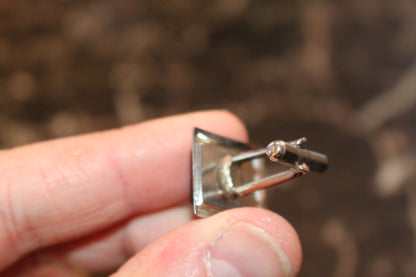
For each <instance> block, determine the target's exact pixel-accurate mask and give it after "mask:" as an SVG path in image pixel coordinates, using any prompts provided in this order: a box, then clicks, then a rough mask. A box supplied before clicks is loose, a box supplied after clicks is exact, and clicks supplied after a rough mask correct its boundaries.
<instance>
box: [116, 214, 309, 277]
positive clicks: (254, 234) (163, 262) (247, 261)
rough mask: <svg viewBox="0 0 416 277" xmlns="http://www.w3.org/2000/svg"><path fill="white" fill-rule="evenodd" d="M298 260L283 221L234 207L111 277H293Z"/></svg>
mask: <svg viewBox="0 0 416 277" xmlns="http://www.w3.org/2000/svg"><path fill="white" fill-rule="evenodd" d="M301 260H302V253H301V247H300V242H299V239H298V236H297V234H296V232H295V231H294V229H293V228H292V227H291V225H290V224H289V223H288V222H287V221H286V220H284V219H283V218H282V217H280V216H278V215H276V214H275V213H272V212H270V211H267V210H263V209H257V208H239V209H232V210H228V211H225V212H222V213H219V214H217V215H214V216H212V217H209V218H206V219H203V220H197V221H193V222H191V223H188V224H186V225H184V226H182V227H181V228H179V229H177V230H175V231H173V232H171V233H169V234H167V235H165V236H163V237H162V238H160V239H159V240H157V241H155V242H154V243H152V244H150V245H149V246H148V247H147V248H145V249H144V250H143V251H141V252H140V253H139V254H137V255H136V256H134V257H133V258H131V259H130V260H129V261H128V262H127V263H126V264H125V265H124V266H123V267H122V268H121V269H120V270H119V271H118V272H117V273H115V274H114V275H113V277H126V276H144V277H145V276H214V277H223V276H224V277H225V276H227V277H234V276H244V277H251V276H262V277H267V276H270V277H272V276H273V277H278V276H295V275H296V274H297V273H298V271H299V269H300V265H301Z"/></svg>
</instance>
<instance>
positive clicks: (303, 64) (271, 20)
mask: <svg viewBox="0 0 416 277" xmlns="http://www.w3.org/2000/svg"><path fill="white" fill-rule="evenodd" d="M415 57H416V2H415V1H412V0H390V1H388V0H361V1H356V0H340V1H318V0H309V1H308V0H304V1H288V0H285V1H265V0H263V1H250V0H218V1H189V0H182V1H179V0H170V1H132V0H127V1H117V0H108V1H105V0H102V1H69V0H68V1H63V0H62V1H51V0H48V1H47V0H43V1H29V0H25V1H0V127H1V128H0V147H1V148H8V147H13V146H17V145H21V144H25V143H29V142H33V141H39V140H44V139H50V138H56V137H63V136H68V135H74V134H79V133H85V132H90V131H96V130H103V129H107V128H113V127H117V126H121V125H125V124H131V123H136V122H140V121H143V120H146V119H150V118H155V117H159V116H165V115H171V114H176V113H182V112H187V111H193V110H199V109H210V108H226V109H229V110H231V111H233V112H234V113H236V114H237V115H238V116H240V117H241V118H242V120H243V121H244V122H245V123H246V125H247V127H248V129H249V131H250V134H251V139H252V141H254V142H257V143H258V144H265V143H267V142H269V141H270V140H273V139H275V138H281V139H294V138H297V137H300V136H306V137H308V138H309V139H310V146H311V148H313V149H315V150H317V151H320V152H323V153H326V154H328V155H329V157H330V170H329V171H328V172H327V173H325V174H324V175H308V176H306V177H303V178H301V179H299V180H296V181H295V182H293V183H291V184H285V185H282V186H281V187H279V188H276V189H275V190H273V192H274V195H273V199H274V203H275V207H274V208H275V210H276V211H278V212H279V213H280V214H282V215H283V216H285V217H286V218H288V220H289V221H290V222H291V223H292V224H293V225H294V226H295V228H296V229H297V230H298V231H299V235H300V237H301V240H302V243H303V247H304V264H303V269H302V272H301V274H300V276H336V277H341V276H345V277H347V276H416V258H415V255H416V242H415V234H416V187H415V179H416V174H415V172H416V148H415V145H414V141H415V137H416V128H415V126H416V125H415V123H416V112H415V107H416V63H415Z"/></svg>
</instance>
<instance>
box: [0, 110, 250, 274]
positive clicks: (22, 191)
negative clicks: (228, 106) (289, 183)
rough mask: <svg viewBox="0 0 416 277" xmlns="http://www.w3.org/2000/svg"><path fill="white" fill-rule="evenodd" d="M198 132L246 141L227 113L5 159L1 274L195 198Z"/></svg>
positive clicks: (8, 154)
mask: <svg viewBox="0 0 416 277" xmlns="http://www.w3.org/2000/svg"><path fill="white" fill-rule="evenodd" d="M195 126H198V127H201V128H205V129H207V130H210V131H213V132H216V133H219V134H222V135H225V136H229V137H231V138H234V139H237V140H246V139H247V133H246V130H245V128H244V126H243V125H242V124H241V122H240V121H239V120H238V119H237V118H236V117H235V116H233V115H231V114H230V113H228V112H223V111H212V112H199V113H193V114H188V115H182V116H174V117H169V118H165V119H159V120H153V121H149V122H146V123H142V124H139V125H135V126H130V127H125V128H122V129H119V130H114V131H108V132H103V133H97V134H92V135H85V136H80V137H74V138H67V139H61V140H56V141H49V142H44V143H38V144H34V145H30V146H25V147H20V148H16V149H12V150H7V151H1V152H0V176H2V179H1V180H0V249H7V251H1V253H0V270H1V269H2V268H4V267H5V266H7V265H9V264H11V263H12V262H14V261H15V260H16V259H18V258H19V257H21V256H22V255H24V254H26V253H28V252H30V251H32V250H34V249H38V248H40V247H44V246H48V245H53V244H56V243H60V242H64V241H67V240H70V239H74V238H79V237H81V236H83V235H87V234H90V233H92V232H95V231H98V230H100V229H102V228H106V227H108V226H110V225H112V224H114V223H116V222H119V221H121V220H123V219H125V218H127V217H129V216H131V215H133V214H138V213H148V212H151V211H154V210H158V209H162V208H164V207H169V206H172V205H175V204H177V203H180V202H182V201H184V200H185V199H187V198H188V197H189V194H190V192H189V191H190V175H191V174H190V171H191V169H190V167H191V163H190V153H191V147H192V131H193V128H194V127H195Z"/></svg>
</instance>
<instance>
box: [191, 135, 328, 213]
mask: <svg viewBox="0 0 416 277" xmlns="http://www.w3.org/2000/svg"><path fill="white" fill-rule="evenodd" d="M306 142H307V140H306V138H301V139H298V140H295V141H289V142H285V141H281V140H275V141H273V142H271V143H270V144H269V145H268V146H267V147H266V148H261V149H256V148H254V147H253V146H251V145H248V144H245V143H241V142H238V141H235V140H232V139H229V138H225V137H222V136H219V135H216V134H213V133H210V132H208V131H205V130H202V129H199V128H195V130H194V143H193V149H192V178H193V184H192V197H193V206H194V213H195V214H196V215H197V216H200V217H207V216H210V215H213V214H215V213H218V212H220V211H222V210H226V209H231V208H236V207H243V206H251V207H263V208H267V203H266V192H265V190H263V189H265V188H268V187H271V186H274V185H277V184H280V183H282V182H285V181H288V180H291V179H293V178H295V177H298V176H302V175H304V174H306V173H309V172H324V171H325V170H326V169H327V167H328V158H327V157H326V156H325V155H323V154H320V153H317V152H314V151H311V150H308V149H306ZM287 167H289V168H287Z"/></svg>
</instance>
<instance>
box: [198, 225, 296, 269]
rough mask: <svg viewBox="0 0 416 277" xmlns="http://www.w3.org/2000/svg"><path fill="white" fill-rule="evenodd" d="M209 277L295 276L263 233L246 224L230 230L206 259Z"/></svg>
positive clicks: (280, 250)
mask: <svg viewBox="0 0 416 277" xmlns="http://www.w3.org/2000/svg"><path fill="white" fill-rule="evenodd" d="M206 264H207V271H208V276H212V277H225V276H229V277H251V276H253V277H254V276H263V277H268V276H270V277H272V276H273V277H276V276H284V277H290V276H293V274H292V270H291V264H290V260H289V258H288V256H287V255H286V253H285V252H284V251H283V250H282V248H281V247H280V244H279V242H278V241H277V240H276V239H275V238H274V237H273V236H272V235H270V234H269V233H268V232H266V231H265V230H264V229H262V228H260V227H258V226H255V225H252V224H249V223H245V222H238V223H236V224H234V225H232V226H231V227H229V228H228V229H227V230H226V231H225V232H224V233H223V234H222V235H220V236H218V238H217V240H216V241H215V242H213V244H212V247H211V248H210V249H209V252H208V255H207V261H206Z"/></svg>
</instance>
